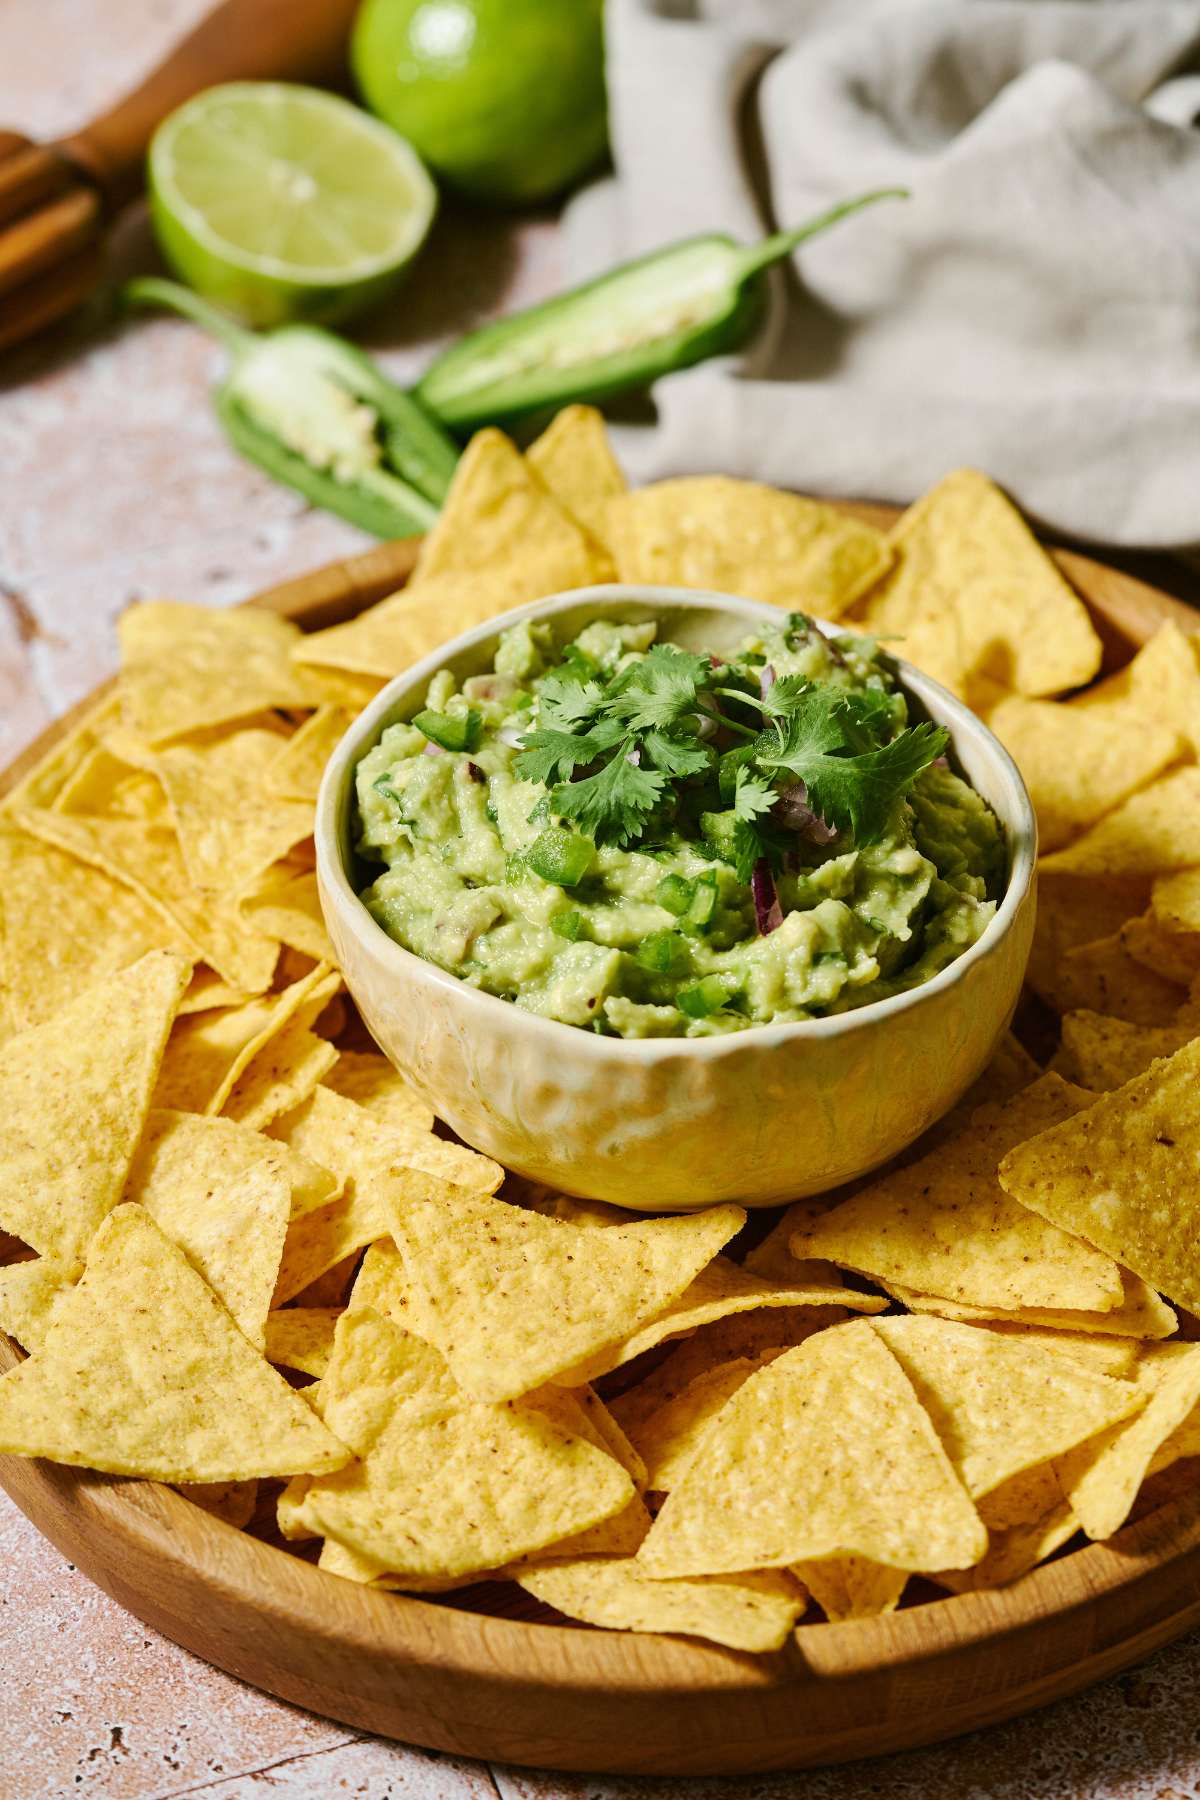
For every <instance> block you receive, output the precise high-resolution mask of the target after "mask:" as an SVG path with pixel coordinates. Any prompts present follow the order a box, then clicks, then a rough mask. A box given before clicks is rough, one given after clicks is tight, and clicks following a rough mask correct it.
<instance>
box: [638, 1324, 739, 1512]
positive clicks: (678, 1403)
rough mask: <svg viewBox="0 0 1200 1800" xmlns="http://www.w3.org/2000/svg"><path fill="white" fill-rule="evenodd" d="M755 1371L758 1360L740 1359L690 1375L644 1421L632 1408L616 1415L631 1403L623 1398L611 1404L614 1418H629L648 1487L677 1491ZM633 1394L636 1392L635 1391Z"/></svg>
mask: <svg viewBox="0 0 1200 1800" xmlns="http://www.w3.org/2000/svg"><path fill="white" fill-rule="evenodd" d="M761 1366H762V1364H761V1362H760V1361H757V1360H755V1361H752V1360H751V1359H750V1358H749V1357H746V1356H742V1357H738V1358H737V1359H736V1360H735V1361H733V1362H727V1363H718V1364H717V1365H716V1367H715V1368H711V1369H706V1370H704V1371H703V1373H701V1374H699V1375H694V1376H693V1377H692V1379H691V1381H689V1382H688V1383H687V1385H686V1387H684V1388H683V1389H682V1390H681V1391H680V1392H679V1393H677V1394H675V1395H673V1396H672V1397H671V1398H670V1399H668V1400H665V1401H664V1402H663V1404H662V1405H661V1406H660V1407H658V1408H657V1410H656V1411H653V1412H651V1413H650V1414H649V1416H647V1417H645V1418H641V1417H637V1418H636V1419H635V1418H634V1409H633V1408H629V1409H628V1410H627V1412H623V1411H622V1402H628V1401H629V1400H630V1399H631V1396H630V1395H629V1394H623V1395H621V1396H620V1397H619V1398H618V1399H617V1400H615V1401H614V1402H613V1409H614V1411H615V1413H616V1415H617V1417H618V1419H619V1418H621V1417H624V1416H629V1417H630V1419H631V1430H633V1432H634V1437H635V1441H636V1447H637V1451H638V1454H639V1455H640V1456H641V1458H642V1460H643V1462H644V1463H645V1466H646V1486H647V1487H648V1488H650V1489H651V1490H652V1491H653V1492H655V1493H660V1494H666V1493H669V1492H670V1490H671V1489H672V1488H673V1487H675V1486H677V1484H678V1483H679V1481H680V1479H681V1477H682V1475H683V1473H684V1470H685V1469H686V1468H687V1466H688V1464H689V1462H690V1461H691V1460H692V1457H693V1456H694V1455H695V1454H696V1451H697V1450H698V1449H699V1447H700V1445H701V1444H702V1443H703V1441H704V1435H705V1433H706V1432H707V1431H708V1429H709V1427H710V1425H711V1424H712V1422H713V1420H714V1419H715V1418H716V1417H717V1415H718V1414H719V1413H720V1411H721V1409H722V1407H723V1406H724V1405H725V1404H726V1402H727V1401H729V1400H731V1399H732V1398H733V1396H734V1394H736V1393H737V1391H738V1389H739V1388H740V1387H741V1385H742V1383H743V1382H744V1381H745V1380H746V1379H747V1377H748V1376H750V1375H753V1374H754V1371H755V1370H756V1369H758V1368H760V1367H761ZM633 1392H634V1394H636V1393H637V1390H636V1388H635V1389H634V1390H633ZM637 1410H638V1412H640V1411H641V1409H640V1408H638V1409H637Z"/></svg>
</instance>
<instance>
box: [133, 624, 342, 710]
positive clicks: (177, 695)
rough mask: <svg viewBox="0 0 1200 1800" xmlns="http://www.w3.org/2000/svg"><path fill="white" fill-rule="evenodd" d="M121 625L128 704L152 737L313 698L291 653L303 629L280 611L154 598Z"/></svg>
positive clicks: (296, 705)
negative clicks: (217, 607) (224, 607)
mask: <svg viewBox="0 0 1200 1800" xmlns="http://www.w3.org/2000/svg"><path fill="white" fill-rule="evenodd" d="M117 632H118V636H119V637H120V641H121V677H120V694H121V703H122V707H123V709H124V713H125V717H126V719H127V721H128V723H129V724H130V725H131V726H133V728H134V729H135V730H136V731H138V732H140V733H141V735H142V737H144V738H145V740H146V742H147V743H149V744H163V743H167V742H169V741H170V740H171V739H172V738H179V737H183V736H184V735H185V734H186V733H188V732H194V731H201V730H204V729H206V728H208V727H210V726H213V725H229V724H232V723H233V722H234V721H235V720H238V719H245V718H248V717H250V716H251V715H252V714H254V713H261V712H269V711H270V710H271V709H272V708H274V707H277V706H282V707H289V706H295V707H302V706H308V705H311V701H310V699H309V697H308V695H307V693H306V691H305V689H304V687H303V686H302V684H301V682H300V681H299V680H298V678H297V675H296V670H295V667H294V665H293V663H292V660H291V652H292V649H293V646H294V645H295V644H297V643H298V642H299V639H300V632H299V629H298V628H297V627H296V626H295V625H293V624H291V623H290V621H288V620H287V619H281V618H280V617H279V615H278V614H277V613H272V612H265V611H263V610H262V609H261V608H257V607H253V606H238V607H233V608H231V609H230V610H229V611H227V612H226V611H217V610H215V609H214V608H213V607H209V606H185V605H182V604H181V603H180V602H178V601H174V600H150V601H146V602H144V603H142V604H140V605H135V606H130V607H128V608H127V609H126V611H125V612H123V613H122V614H121V617H120V620H119V621H118V624H117Z"/></svg>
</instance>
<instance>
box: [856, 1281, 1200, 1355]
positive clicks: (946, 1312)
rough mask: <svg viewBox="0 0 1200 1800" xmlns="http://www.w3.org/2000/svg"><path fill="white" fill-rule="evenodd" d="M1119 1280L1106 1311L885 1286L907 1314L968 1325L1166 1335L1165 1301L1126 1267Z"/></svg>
mask: <svg viewBox="0 0 1200 1800" xmlns="http://www.w3.org/2000/svg"><path fill="white" fill-rule="evenodd" d="M1121 1284H1122V1288H1123V1290H1124V1293H1123V1298H1122V1300H1121V1303H1120V1305H1119V1306H1114V1307H1111V1308H1110V1309H1109V1310H1108V1311H1107V1312H1082V1311H1076V1312H1071V1311H1065V1310H1064V1311H1059V1310H1057V1309H1056V1308H1054V1307H1052V1306H1022V1307H1020V1308H1018V1310H1017V1311H1016V1312H1011V1311H1007V1310H1005V1308H1003V1307H999V1306H991V1307H989V1306H969V1305H968V1304H967V1303H966V1302H965V1301H963V1300H947V1299H946V1298H945V1297H944V1296H942V1295H940V1294H918V1293H916V1292H914V1290H913V1289H912V1288H906V1287H902V1286H901V1285H900V1284H899V1283H898V1282H893V1281H889V1282H887V1283H885V1284H883V1285H885V1286H886V1288H887V1291H888V1293H889V1294H891V1295H892V1297H893V1299H895V1300H899V1301H900V1303H901V1305H902V1306H907V1308H908V1310H909V1312H915V1313H933V1314H935V1315H936V1316H937V1317H938V1318H941V1319H960V1320H962V1321H963V1322H964V1323H965V1324H969V1325H986V1324H992V1323H994V1324H997V1325H1012V1326H1023V1325H1030V1326H1037V1327H1040V1328H1041V1329H1042V1330H1044V1331H1055V1330H1057V1331H1063V1332H1071V1333H1079V1332H1092V1333H1103V1332H1111V1334H1112V1335H1113V1336H1114V1337H1121V1338H1166V1337H1170V1335H1171V1333H1172V1332H1173V1331H1174V1330H1175V1327H1176V1325H1177V1324H1178V1320H1177V1319H1176V1317H1175V1314H1174V1313H1173V1312H1172V1311H1171V1308H1170V1307H1169V1306H1168V1305H1167V1303H1166V1301H1165V1300H1163V1299H1162V1298H1161V1297H1160V1296H1159V1295H1158V1294H1156V1293H1155V1291H1154V1289H1153V1288H1152V1287H1150V1286H1149V1285H1148V1283H1146V1282H1144V1281H1142V1280H1140V1279H1139V1277H1138V1276H1136V1275H1131V1274H1130V1273H1129V1270H1128V1269H1122V1270H1121ZM1118 1353H1119V1347H1118Z"/></svg>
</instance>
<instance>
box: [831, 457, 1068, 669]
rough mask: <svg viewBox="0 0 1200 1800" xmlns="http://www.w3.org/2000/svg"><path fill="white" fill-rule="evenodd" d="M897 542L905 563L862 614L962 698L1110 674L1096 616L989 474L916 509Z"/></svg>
mask: <svg viewBox="0 0 1200 1800" xmlns="http://www.w3.org/2000/svg"><path fill="white" fill-rule="evenodd" d="M891 542H892V545H893V546H894V548H895V550H896V551H897V552H898V555H897V560H896V562H895V564H894V566H893V568H892V570H891V573H890V574H888V575H886V576H885V577H884V579H883V580H882V581H881V582H880V583H879V585H878V587H876V588H875V590H874V591H873V592H872V593H871V594H870V595H869V596H868V599H867V602H866V606H865V608H864V609H863V614H862V616H863V618H864V619H865V620H866V622H867V624H868V625H869V627H870V629H871V630H872V631H873V632H875V633H878V634H880V635H887V636H889V637H897V638H899V640H900V641H899V643H898V644H897V645H896V648H897V650H898V652H899V654H900V655H901V656H904V657H906V658H907V659H908V661H909V662H913V663H915V664H916V665H917V667H918V668H920V669H924V670H925V671H926V673H927V674H930V675H933V676H934V677H935V678H936V679H937V680H938V681H941V682H943V683H944V685H945V686H947V687H949V688H951V689H953V690H954V692H956V693H959V694H962V695H964V696H966V697H967V698H970V697H971V695H972V691H973V690H977V689H979V688H980V687H981V686H982V687H987V688H990V689H994V688H995V687H996V686H998V687H1000V688H1002V689H1005V690H1008V691H1011V692H1015V693H1018V694H1025V695H1031V696H1034V697H1037V696H1039V695H1046V694H1058V693H1061V692H1063V691H1064V690H1065V689H1067V688H1073V687H1080V686H1082V685H1083V683H1084V682H1086V681H1090V680H1091V678H1092V676H1093V675H1094V674H1095V673H1096V671H1097V669H1098V668H1099V667H1100V656H1101V643H1100V639H1099V638H1098V637H1097V636H1096V633H1095V631H1094V630H1093V628H1092V623H1091V620H1090V619H1089V617H1088V613H1087V608H1086V607H1085V606H1084V604H1083V602H1082V601H1081V600H1080V599H1079V597H1078V595H1077V594H1076V593H1075V591H1074V589H1073V588H1071V587H1070V586H1069V585H1068V583H1067V582H1066V581H1065V580H1064V578H1063V576H1062V575H1060V573H1059V571H1058V569H1057V567H1056V566H1055V564H1054V563H1053V562H1052V561H1051V559H1050V557H1049V556H1048V555H1047V554H1046V552H1045V551H1044V550H1043V549H1042V547H1041V545H1040V544H1039V543H1038V541H1037V539H1036V538H1035V537H1034V535H1033V533H1032V532H1031V531H1030V529H1029V527H1028V526H1027V525H1026V523H1025V521H1024V519H1022V517H1021V515H1020V513H1019V512H1017V510H1016V508H1015V507H1014V506H1013V505H1012V504H1011V502H1010V501H1009V500H1008V499H1007V498H1006V497H1005V495H1004V494H1002V493H1001V491H1000V489H999V488H998V487H996V486H995V485H994V484H993V483H992V482H990V481H989V480H988V479H987V477H986V475H981V474H979V473H978V471H977V470H975V469H959V470H957V471H956V472H955V473H954V474H952V475H948V476H947V477H946V478H945V480H944V481H940V482H939V483H938V485H937V486H936V487H935V488H932V489H931V490H930V491H929V493H927V494H925V495H924V496H923V497H922V498H921V499H920V500H918V501H917V503H916V505H915V506H911V507H909V509H908V511H907V512H906V513H905V514H904V516H903V518H902V519H901V520H900V521H899V523H898V524H897V525H896V527H895V529H894V530H893V532H892V534H891Z"/></svg>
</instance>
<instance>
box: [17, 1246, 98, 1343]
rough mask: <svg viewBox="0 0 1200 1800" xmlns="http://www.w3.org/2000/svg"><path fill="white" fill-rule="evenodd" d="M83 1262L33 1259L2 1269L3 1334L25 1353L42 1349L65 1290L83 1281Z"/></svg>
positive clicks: (43, 1257) (32, 1257) (37, 1257)
mask: <svg viewBox="0 0 1200 1800" xmlns="http://www.w3.org/2000/svg"><path fill="white" fill-rule="evenodd" d="M82 1269H83V1265H82V1264H81V1263H66V1262H60V1261H59V1260H58V1259H57V1258H56V1257H53V1256H31V1257H29V1258H28V1259H27V1260H26V1261H25V1262H15V1263H8V1264H7V1265H5V1266H4V1267H0V1331H3V1332H6V1333H7V1335H8V1336H9V1337H10V1338H13V1339H14V1340H15V1341H16V1342H17V1343H18V1344H20V1346H21V1348H22V1350H27V1351H30V1352H32V1351H34V1350H39V1349H40V1348H41V1346H42V1344H43V1343H44V1342H45V1339H46V1333H47V1331H48V1330H49V1327H50V1320H51V1317H52V1316H53V1313H54V1310H55V1307H56V1306H57V1305H58V1302H59V1300H60V1298H61V1297H62V1294H63V1291H64V1289H66V1288H68V1287H70V1286H71V1284H72V1283H73V1282H75V1281H77V1280H78V1279H79V1276H80V1274H81V1273H82Z"/></svg>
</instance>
